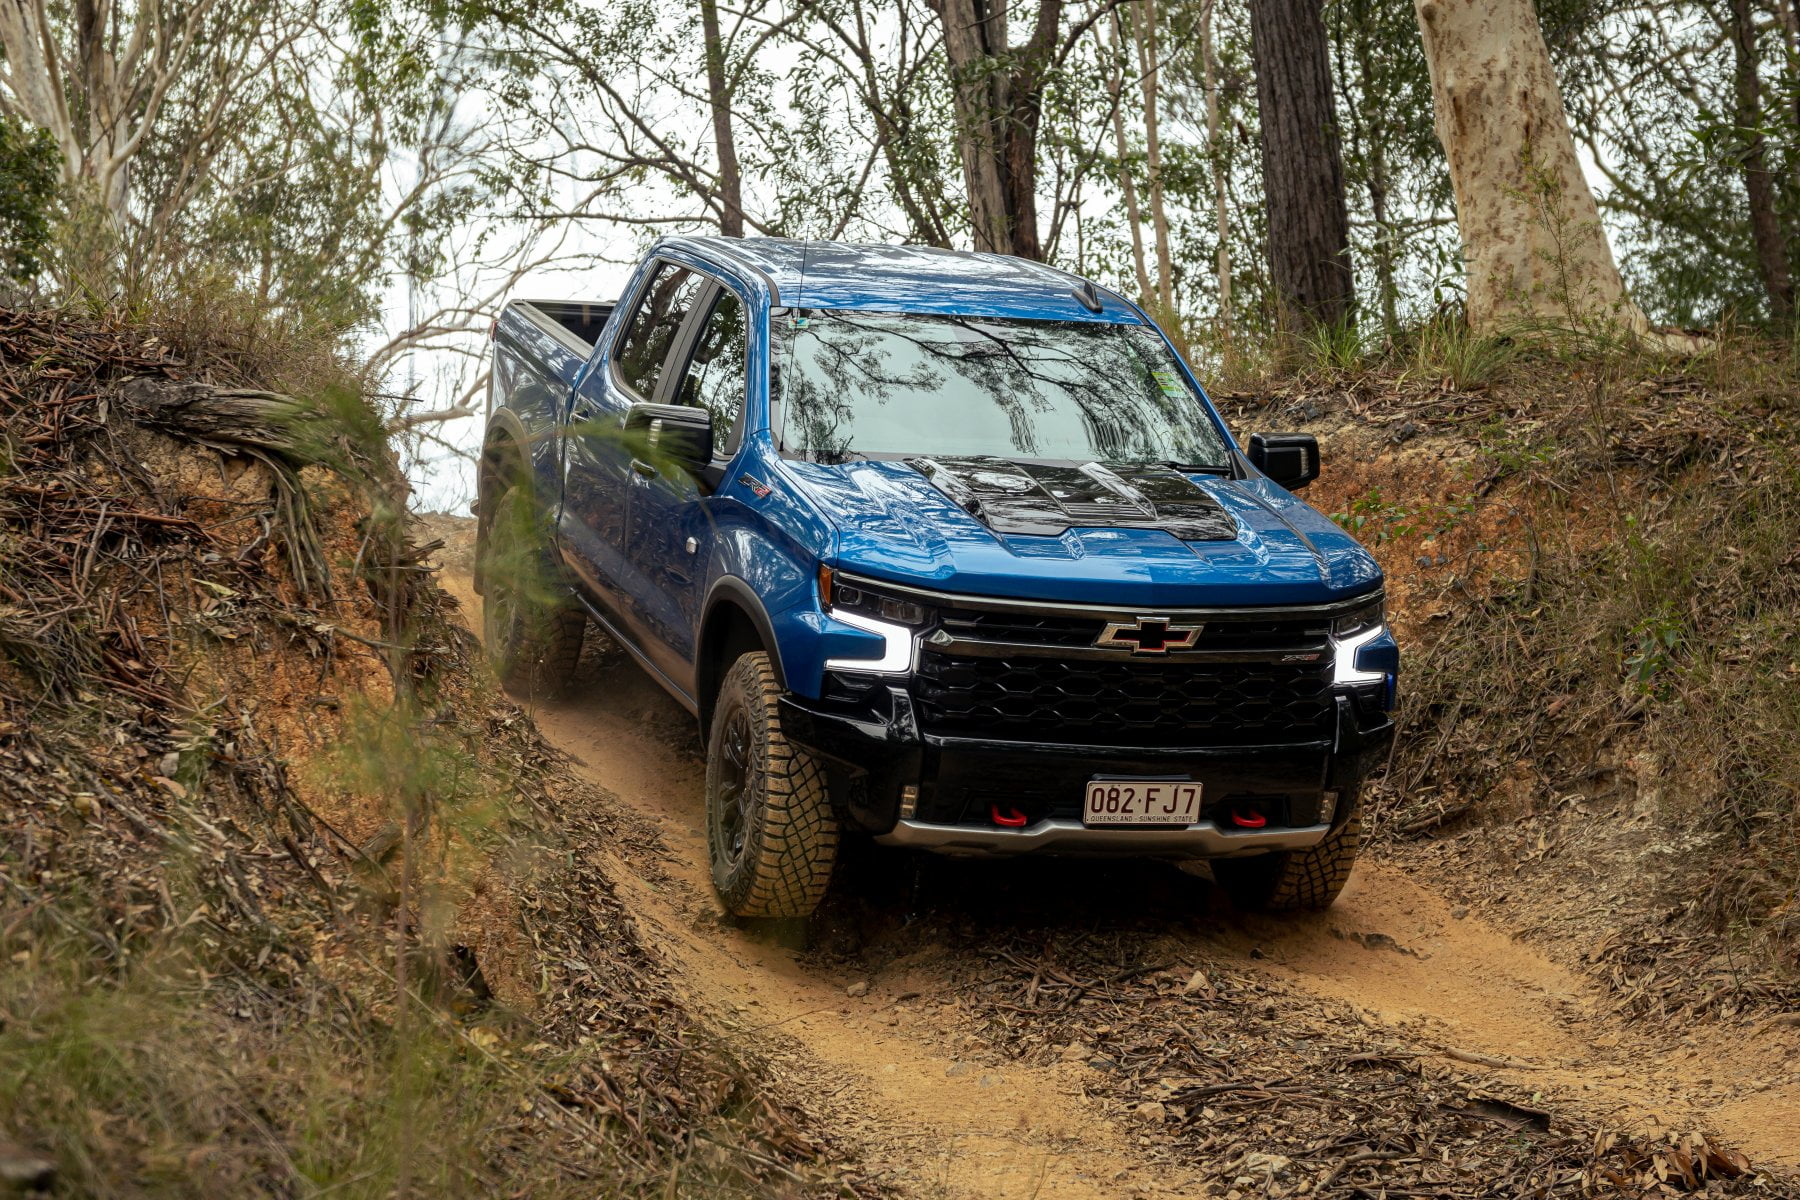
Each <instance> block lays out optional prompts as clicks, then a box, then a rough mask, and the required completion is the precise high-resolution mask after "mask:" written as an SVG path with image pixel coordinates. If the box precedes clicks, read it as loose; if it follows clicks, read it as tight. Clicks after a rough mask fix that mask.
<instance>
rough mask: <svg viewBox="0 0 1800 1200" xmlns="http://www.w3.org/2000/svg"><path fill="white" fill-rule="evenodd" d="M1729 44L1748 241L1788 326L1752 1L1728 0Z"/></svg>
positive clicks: (1772, 304)
mask: <svg viewBox="0 0 1800 1200" xmlns="http://www.w3.org/2000/svg"><path fill="white" fill-rule="evenodd" d="M1731 44H1732V48H1733V49H1734V50H1735V51H1736V60H1737V72H1736V75H1737V80H1736V82H1737V127H1738V134H1739V136H1740V137H1742V138H1743V140H1744V141H1743V147H1742V148H1741V150H1740V151H1739V167H1740V169H1741V170H1742V171H1743V173H1744V193H1745V195H1746V196H1747V197H1748V199H1749V201H1750V240H1751V242H1752V244H1754V245H1755V247H1756V269H1757V274H1759V275H1760V276H1761V277H1762V284H1763V291H1764V292H1766V293H1768V297H1769V315H1770V316H1771V317H1773V318H1775V320H1776V322H1777V323H1778V324H1782V325H1786V324H1787V323H1788V322H1789V321H1791V320H1792V319H1793V316H1794V281H1793V277H1792V276H1791V275H1790V274H1789V273H1788V262H1787V244H1786V241H1785V239H1784V238H1783V237H1782V236H1781V219H1780V217H1778V216H1777V215H1776V213H1775V178H1774V176H1773V175H1772V174H1771V173H1770V171H1769V161H1768V147H1767V144H1766V141H1765V139H1764V137H1763V132H1762V121H1763V111H1762V80H1761V78H1760V77H1759V76H1758V75H1757V69H1756V18H1755V14H1754V13H1752V12H1751V10H1750V0H1732V3H1731Z"/></svg>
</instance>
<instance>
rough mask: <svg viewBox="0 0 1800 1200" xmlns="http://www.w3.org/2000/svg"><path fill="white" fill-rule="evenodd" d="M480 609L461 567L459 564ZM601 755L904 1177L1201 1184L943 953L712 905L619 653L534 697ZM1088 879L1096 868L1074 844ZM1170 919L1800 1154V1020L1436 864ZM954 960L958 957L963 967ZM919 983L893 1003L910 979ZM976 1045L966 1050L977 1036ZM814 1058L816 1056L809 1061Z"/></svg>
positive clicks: (711, 958) (597, 773)
mask: <svg viewBox="0 0 1800 1200" xmlns="http://www.w3.org/2000/svg"><path fill="white" fill-rule="evenodd" d="M449 582H450V584H451V590H452V591H453V593H455V594H457V595H458V596H459V598H460V599H461V600H462V602H463V603H464V605H465V606H468V611H469V612H470V613H474V612H478V611H479V610H478V608H475V607H473V606H474V605H476V604H478V603H479V601H478V600H476V599H475V598H474V597H473V596H472V595H470V594H469V592H468V589H467V584H466V581H465V580H461V579H453V580H451V581H449ZM535 715H536V717H537V719H538V722H539V725H540V727H541V728H542V729H543V730H544V732H545V734H546V736H547V737H549V739H550V740H551V741H552V742H553V743H555V744H556V745H558V746H559V747H561V748H562V749H563V750H565V751H566V752H568V753H570V754H571V755H572V756H574V757H575V758H576V759H577V760H578V761H579V762H580V763H581V764H582V765H583V766H582V769H583V770H584V771H585V772H586V773H587V774H588V775H589V777H590V778H591V779H592V780H593V781H594V782H596V783H598V784H599V785H601V786H602V787H604V788H605V789H607V790H608V791H610V792H612V793H613V794H615V795H616V796H618V797H619V798H620V799H621V800H622V801H623V802H624V803H625V804H626V805H627V806H629V808H631V809H632V810H634V811H636V812H637V813H638V814H640V815H641V816H642V817H643V818H645V819H646V820H647V821H650V822H653V823H654V824H655V825H656V826H657V827H658V829H659V830H660V832H661V835H662V838H663V840H664V841H665V842H666V844H667V845H668V847H669V848H670V851H671V859H670V861H669V862H668V863H667V867H668V870H669V871H670V872H671V874H672V880H671V886H669V887H666V888H663V889H661V890H657V889H655V888H653V887H652V886H651V885H650V884H647V883H646V882H644V881H643V880H642V879H641V878H637V877H636V876H634V875H633V874H632V873H631V872H624V873H622V875H623V876H624V877H625V879H626V881H627V884H628V886H629V887H630V888H631V890H633V891H634V892H635V893H636V895H635V897H634V899H636V900H637V901H638V902H639V903H638V904H637V910H638V911H639V913H640V915H641V916H642V917H643V918H644V919H645V920H646V921H647V922H648V923H649V924H650V925H652V926H654V927H655V928H656V930H657V931H658V933H659V940H661V941H662V943H663V944H664V945H665V947H666V948H667V949H668V951H669V952H670V954H671V956H672V957H673V958H674V959H675V960H676V961H677V962H679V963H680V964H681V966H682V967H683V969H684V970H685V971H686V972H687V973H688V976H689V979H690V983H691V986H692V988H693V990H694V993H695V998H696V1000H697V1001H698V1002H699V1003H701V1004H702V1005H703V1006H706V1007H710V1008H712V1009H713V1010H714V1011H715V1012H718V1013H720V1014H721V1015H722V1016H723V1018H724V1020H725V1021H726V1023H727V1025H728V1026H730V1027H734V1028H736V1029H737V1030H739V1031H740V1032H742V1033H743V1034H744V1035H745V1036H753V1037H768V1036H770V1035H774V1036H776V1037H778V1038H779V1039H780V1041H781V1042H783V1043H785V1044H786V1045H787V1047H788V1049H789V1055H788V1058H789V1061H790V1062H791V1063H792V1069H793V1070H794V1071H795V1073H796V1074H797V1075H798V1076H801V1077H806V1076H808V1075H809V1074H810V1075H811V1076H812V1078H811V1079H810V1082H809V1085H808V1086H809V1087H810V1088H811V1089H812V1090H813V1091H814V1092H815V1094H818V1095H826V1094H830V1099H831V1100H832V1102H833V1103H834V1104H843V1105H848V1106H849V1108H850V1110H851V1111H852V1113H853V1116H852V1119H853V1120H854V1121H855V1123H856V1124H857V1125H858V1127H859V1128H858V1131H857V1136H858V1139H859V1140H860V1141H862V1142H863V1143H864V1145H865V1146H866V1147H868V1148H869V1150H871V1151H872V1152H873V1157H874V1159H875V1160H876V1161H877V1162H879V1163H881V1164H883V1165H885V1166H886V1167H887V1169H888V1170H889V1171H890V1172H891V1175H892V1178H893V1179H894V1181H895V1182H896V1183H899V1184H901V1185H902V1186H903V1188H904V1189H905V1190H906V1191H908V1192H909V1193H915V1194H923V1195H952V1196H955V1195H975V1196H994V1197H1003V1196H1004V1197H1010V1196H1043V1197H1055V1196H1068V1197H1076V1198H1081V1197H1087V1196H1127V1195H1163V1194H1182V1193H1183V1192H1184V1191H1186V1190H1188V1188H1189V1180H1188V1179H1187V1178H1185V1177H1184V1174H1183V1173H1182V1172H1181V1170H1180V1169H1179V1168H1178V1167H1174V1166H1171V1165H1169V1164H1167V1163H1161V1162H1156V1161H1152V1159H1153V1157H1157V1156H1156V1155H1155V1147H1154V1146H1146V1145H1145V1142H1146V1141H1147V1139H1143V1138H1142V1136H1141V1135H1139V1134H1135V1133H1134V1131H1132V1130H1131V1129H1129V1128H1126V1127H1125V1126H1124V1125H1123V1124H1122V1123H1120V1122H1118V1121H1115V1120H1113V1119H1111V1118H1109V1117H1108V1116H1107V1115H1105V1114H1103V1113H1102V1112H1100V1111H1099V1106H1098V1105H1097V1104H1095V1103H1092V1102H1089V1101H1086V1100H1084V1099H1082V1097H1081V1093H1082V1090H1083V1089H1082V1082H1081V1074H1082V1071H1083V1069H1084V1068H1083V1067H1081V1066H1080V1065H1079V1064H1067V1065H1064V1066H1060V1067H1052V1068H1044V1067H1033V1066H1030V1065H1027V1064H1023V1063H1013V1064H1008V1065H1006V1066H1004V1067H997V1068H996V1067H983V1066H980V1065H977V1064H976V1063H974V1062H973V1061H972V1059H973V1057H974V1053H973V1052H974V1051H975V1050H977V1049H978V1048H977V1047H962V1046H959V1045H957V1044H955V1042H954V1040H953V1039H954V1034H953V1033H952V1032H949V1030H951V1029H953V1028H954V1026H955V1024H956V1022H955V1021H954V1020H953V1019H948V1018H949V1017H950V1016H951V1015H953V1014H948V1013H947V1014H946V1019H943V1020H936V1019H934V1014H933V1012H932V1005H931V1001H932V1000H933V996H932V994H931V993H932V980H933V978H934V976H937V975H940V974H943V973H944V964H942V963H937V964H930V963H909V962H908V961H907V960H905V959H901V960H899V961H897V962H895V963H890V964H888V965H887V966H886V967H884V968H882V969H881V970H880V971H878V972H877V973H876V975H875V979H874V982H873V985H872V986H871V987H870V990H869V992H868V993H867V994H866V995H862V996H857V997H852V996H848V995H846V993H845V991H844V985H845V983H846V982H849V979H848V978H841V979H834V978H829V977H828V975H829V974H830V973H829V972H826V971H823V970H821V969H820V968H817V967H815V966H811V965H808V964H807V963H805V962H803V961H801V959H800V956H799V955H798V954H797V953H796V952H795V951H794V950H793V949H792V948H790V947H784V946H782V945H778V944H774V943H771V942H767V941H760V940H758V939H757V938H756V937H755V936H752V935H751V934H750V933H748V932H746V931H744V930H740V929H736V928H733V927H731V926H729V925H726V924H724V923H722V922H721V921H720V920H719V918H718V917H717V916H716V915H715V913H716V908H715V906H714V902H713V900H712V897H711V895H710V884H709V881H708V879H707V875H706V865H705V864H706V857H705V853H706V850H705V841H704V827H703V823H702V807H701V805H702V800H701V796H702V786H701V784H702V780H703V768H702V766H701V764H700V762H699V759H698V757H697V752H698V746H697V741H696V738H695V736H694V734H693V732H692V719H691V717H689V716H688V714H687V713H685V712H684V711H683V710H681V709H680V708H679V707H678V706H677V705H675V704H674V702H673V701H671V700H669V699H668V698H667V697H666V696H665V695H664V694H663V693H662V692H661V691H660V690H659V689H658V688H657V687H656V685H655V684H654V683H653V682H652V681H650V680H649V678H648V677H647V676H645V675H643V673H642V672H641V671H639V670H638V669H637V668H635V667H634V666H632V665H631V664H630V663H629V662H627V661H625V660H623V659H622V658H618V659H616V660H614V661H612V662H611V663H609V666H608V668H607V670H606V673H605V679H604V681H603V682H601V683H600V684H597V685H595V686H593V687H591V688H589V689H588V690H587V691H585V692H584V693H583V694H581V695H579V696H577V697H575V698H574V699H572V700H570V701H568V702H566V703H563V704H560V705H554V706H546V707H542V708H540V709H539V710H537V712H536V713H535ZM1070 872H1071V884H1072V885H1075V886H1079V883H1078V881H1077V880H1076V879H1075V877H1076V876H1079V875H1080V873H1081V867H1080V865H1078V864H1077V865H1072V866H1071V868H1070ZM1210 915H1211V916H1215V917H1217V919H1216V920H1208V921H1205V922H1203V923H1201V924H1200V925H1199V926H1198V927H1196V924H1195V923H1194V922H1186V923H1181V922H1172V925H1177V926H1179V927H1176V928H1171V930H1170V934H1169V936H1170V938H1171V940H1172V942H1173V944H1176V945H1179V946H1186V947H1189V948H1191V951H1192V954H1193V962H1192V963H1191V964H1188V965H1192V966H1200V965H1203V964H1204V963H1205V962H1207V961H1209V960H1216V959H1221V958H1223V959H1227V960H1230V961H1232V962H1234V963H1235V964H1236V965H1239V966H1243V967H1248V968H1250V969H1254V970H1259V971H1262V972H1265V973H1267V974H1269V975H1271V976H1273V977H1275V978H1278V979H1280V980H1282V981H1285V982H1286V983H1289V984H1292V985H1294V986H1297V987H1299V988H1300V989H1303V990H1304V991H1306V992H1310V993H1312V994H1314V995H1316V996H1318V997H1320V998H1322V999H1325V1000H1331V1001H1338V1002H1341V1003H1342V1004H1344V1005H1346V1006H1348V1007H1349V1008H1350V1009H1351V1010H1353V1011H1354V1012H1355V1013H1356V1014H1358V1016H1359V1017H1360V1019H1361V1020H1362V1021H1363V1023H1364V1024H1366V1025H1368V1026H1370V1027H1371V1028H1373V1029H1374V1030H1376V1031H1377V1033H1378V1034H1379V1035H1382V1036H1386V1037H1389V1038H1391V1039H1392V1041H1393V1042H1394V1043H1395V1044H1397V1045H1401V1046H1405V1047H1408V1048H1410V1049H1413V1050H1418V1049H1427V1050H1436V1051H1438V1052H1441V1053H1443V1054H1445V1056H1446V1057H1447V1058H1449V1059H1450V1060H1452V1061H1455V1062H1457V1063H1459V1065H1461V1066H1463V1067H1465V1068H1472V1069H1474V1070H1478V1071H1489V1072H1492V1073H1493V1074H1495V1075H1497V1076H1499V1077H1501V1078H1503V1079H1505V1080H1508V1081H1510V1082H1512V1083H1514V1084H1516V1085H1518V1086H1520V1087H1522V1088H1524V1089H1525V1090H1526V1091H1527V1092H1532V1093H1536V1094H1538V1095H1540V1096H1542V1098H1543V1100H1544V1102H1545V1103H1546V1104H1551V1105H1554V1106H1555V1107H1557V1108H1559V1109H1563V1110H1566V1111H1569V1112H1573V1113H1578V1114H1580V1115H1582V1116H1584V1117H1587V1118H1589V1119H1592V1120H1595V1121H1598V1122H1601V1123H1604V1124H1606V1125H1608V1126H1609V1127H1612V1128H1622V1129H1627V1130H1655V1129H1674V1130H1684V1129H1692V1128H1698V1127H1707V1128H1711V1129H1713V1130H1715V1131H1717V1132H1718V1133H1720V1134H1721V1135H1722V1136H1723V1137H1724V1139H1725V1140H1726V1141H1727V1142H1729V1143H1730V1144H1733V1145H1735V1146H1738V1147H1739V1148H1741V1149H1742V1150H1744V1151H1745V1152H1746V1153H1747V1154H1748V1155H1749V1156H1750V1158H1751V1160H1752V1161H1753V1162H1756V1163H1759V1164H1766V1165H1771V1166H1777V1167H1782V1168H1785V1169H1789V1170H1792V1169H1794V1168H1796V1167H1800V1079H1797V1078H1796V1073H1795V1069H1794V1064H1795V1063H1797V1062H1800V1035H1797V1034H1796V1032H1795V1031H1794V1030H1793V1029H1792V1028H1791V1027H1784V1026H1779V1025H1775V1026H1771V1025H1770V1024H1769V1023H1767V1022H1764V1023H1762V1024H1760V1025H1759V1023H1758V1022H1756V1021H1754V1020H1752V1021H1749V1022H1747V1023H1746V1024H1745V1026H1743V1027H1741V1028H1733V1027H1729V1026H1723V1025H1712V1026H1708V1025H1696V1026H1694V1027H1693V1028H1690V1029H1685V1030H1665V1029H1660V1028H1658V1029H1648V1030H1645V1029H1639V1028H1634V1027H1633V1026H1632V1025H1630V1024H1629V1023H1626V1022H1622V1021H1620V1020H1618V1019H1616V1018H1614V1017H1612V1016H1611V1014H1610V1013H1609V1012H1608V1011H1607V1008H1606V1006H1605V1002H1604V998H1603V997H1602V996H1601V994H1600V991H1599V989H1598V988H1597V987H1596V986H1595V985H1594V984H1592V983H1591V982H1589V981H1587V980H1585V979H1583V978H1581V977H1580V976H1579V975H1578V974H1577V973H1575V972H1573V971H1570V970H1568V969H1566V968H1563V967H1561V966H1558V965H1557V964H1556V963H1554V962H1552V961H1551V960H1550V959H1549V958H1548V957H1547V956H1545V955H1543V954H1542V953H1540V952H1538V951H1537V950H1535V949H1533V948H1531V947H1529V946H1526V945H1524V944H1522V943H1520V942H1517V941H1515V940H1514V939H1512V938H1510V937H1508V936H1507V935H1506V934H1504V933H1502V932H1500V931H1499V930H1496V929H1494V928H1492V927H1491V926H1488V925H1486V924H1485V923H1483V922H1481V921H1479V920H1478V919H1476V918H1474V917H1470V916H1467V915H1466V914H1461V913H1459V911H1457V910H1454V909H1452V908H1451V906H1450V905H1449V904H1448V903H1447V902H1446V901H1445V900H1444V899H1443V898H1442V897H1441V896H1439V895H1438V894H1437V893H1435V892H1433V891H1432V890H1431V889H1430V888H1429V887H1427V886H1425V885H1424V884H1423V883H1421V882H1420V881H1415V880H1411V879H1408V878H1406V877H1405V876H1404V875H1402V874H1401V873H1399V872H1397V871H1395V870H1393V869H1392V868H1387V867H1383V866H1382V865H1380V864H1379V863H1371V862H1364V863H1362V864H1360V865H1359V866H1358V869H1357V873H1356V875H1355V876H1353V878H1352V881H1351V884H1350V886H1349V888H1347V889H1346V891H1345V893H1344V895H1343V897H1342V898H1341V899H1340V900H1339V902H1338V904H1337V905H1336V906H1335V907H1334V908H1333V909H1332V910H1331V911H1330V912H1328V913H1325V914H1319V915H1316V916H1301V917H1285V918H1269V917H1257V916H1242V915H1239V914H1234V913H1229V912H1220V911H1218V910H1217V908H1216V906H1215V909H1214V911H1213V912H1212V913H1211V914H1210ZM946 977H947V976H946ZM901 997H908V999H905V1000H901V1001H900V1002H899V1003H898V1004H897V1003H896V1001H897V999H899V998H901ZM964 1051H968V1052H969V1053H968V1056H966V1057H964V1056H961V1055H963V1053H964ZM809 1061H810V1063H811V1064H813V1065H812V1066H808V1065H807V1063H808V1062H809Z"/></svg>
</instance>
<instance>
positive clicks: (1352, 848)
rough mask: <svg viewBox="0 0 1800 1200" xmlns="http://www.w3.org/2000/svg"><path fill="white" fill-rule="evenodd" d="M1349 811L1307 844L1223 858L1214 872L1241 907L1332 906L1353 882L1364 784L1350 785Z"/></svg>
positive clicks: (1292, 908)
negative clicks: (1321, 838)
mask: <svg viewBox="0 0 1800 1200" xmlns="http://www.w3.org/2000/svg"><path fill="white" fill-rule="evenodd" d="M1342 803H1344V804H1347V805H1349V813H1348V814H1347V815H1346V816H1345V817H1344V819H1343V820H1342V821H1340V822H1338V824H1337V826H1336V827H1335V828H1334V829H1332V831H1331V832H1330V833H1328V834H1326V835H1325V840H1324V841H1322V842H1320V843H1319V844H1318V845H1316V846H1311V847H1308V848H1307V849H1305V850H1277V851H1275V852H1274V853H1272V854H1258V855H1256V856H1254V857H1252V858H1221V859H1215V860H1214V861H1213V864H1212V873H1213V878H1214V879H1216V880H1217V881H1218V883H1219V886H1220V887H1222V888H1224V889H1225V894H1226V895H1227V896H1229V897H1230V898H1231V903H1232V904H1233V905H1234V906H1236V907H1237V908H1240V909H1244V910H1246V911H1253V912H1301V911H1308V910H1310V911H1313V912H1319V911H1323V910H1324V909H1327V908H1330V907H1331V902H1332V901H1333V900H1336V899H1337V897H1338V893H1339V892H1341V891H1343V890H1344V884H1345V883H1347V882H1349V879H1350V868H1352V867H1353V866H1355V865H1356V852H1357V850H1358V849H1359V848H1360V847H1361V845H1362V796H1361V789H1360V788H1350V789H1346V791H1345V795H1344V798H1343V800H1342Z"/></svg>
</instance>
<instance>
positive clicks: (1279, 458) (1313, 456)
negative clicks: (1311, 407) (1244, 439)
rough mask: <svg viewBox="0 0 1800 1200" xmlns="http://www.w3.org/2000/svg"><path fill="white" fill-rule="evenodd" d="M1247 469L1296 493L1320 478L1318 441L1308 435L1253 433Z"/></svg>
mask: <svg viewBox="0 0 1800 1200" xmlns="http://www.w3.org/2000/svg"><path fill="white" fill-rule="evenodd" d="M1250 465H1251V466H1253V467H1255V468H1256V469H1257V470H1259V471H1261V472H1262V473H1263V474H1264V475H1267V476H1268V477H1269V478H1270V479H1273V480H1274V481H1275V482H1276V483H1279V484H1280V485H1281V486H1282V487H1284V488H1286V489H1287V490H1288V491H1290V492H1297V491H1299V490H1300V489H1301V488H1303V487H1305V486H1306V485H1307V484H1309V483H1311V482H1312V481H1313V480H1315V479H1317V478H1318V477H1319V439H1318V438H1316V437H1314V436H1313V435H1312V434H1310V433H1253V434H1251V435H1250Z"/></svg>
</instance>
